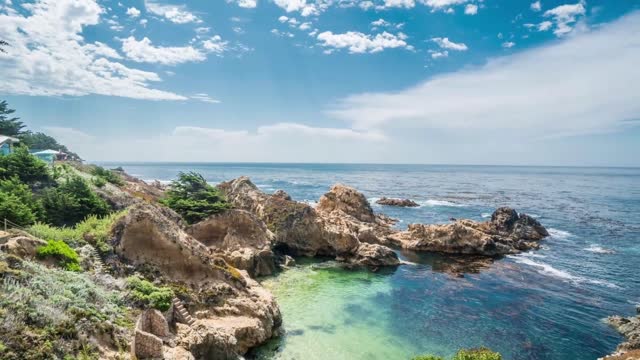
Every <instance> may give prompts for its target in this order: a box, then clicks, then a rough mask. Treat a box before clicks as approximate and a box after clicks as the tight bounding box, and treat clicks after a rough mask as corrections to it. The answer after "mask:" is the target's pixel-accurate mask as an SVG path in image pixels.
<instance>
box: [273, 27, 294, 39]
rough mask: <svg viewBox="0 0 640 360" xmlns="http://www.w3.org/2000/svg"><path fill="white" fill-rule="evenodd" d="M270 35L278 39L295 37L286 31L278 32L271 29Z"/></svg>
mask: <svg viewBox="0 0 640 360" xmlns="http://www.w3.org/2000/svg"><path fill="white" fill-rule="evenodd" d="M271 33H272V34H273V35H275V36H279V37H290V38H292V37H295V35H294V34H293V33H291V32H288V31H280V30H278V29H271Z"/></svg>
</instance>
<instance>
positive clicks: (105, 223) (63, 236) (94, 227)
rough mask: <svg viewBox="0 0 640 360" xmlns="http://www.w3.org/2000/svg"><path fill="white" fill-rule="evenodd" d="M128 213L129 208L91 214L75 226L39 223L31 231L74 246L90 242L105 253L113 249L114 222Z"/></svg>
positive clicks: (37, 235)
mask: <svg viewBox="0 0 640 360" xmlns="http://www.w3.org/2000/svg"><path fill="white" fill-rule="evenodd" d="M126 213H127V210H123V211H119V212H116V213H112V214H109V215H107V216H104V217H98V216H95V215H90V216H89V217H87V218H86V219H85V220H84V221H82V222H80V223H78V224H76V226H74V227H55V226H51V225H47V224H42V223H38V224H35V225H33V226H31V227H30V228H29V233H31V234H33V235H34V236H36V237H39V238H41V239H45V240H61V241H64V242H66V243H67V244H68V245H70V246H74V247H77V246H80V245H83V244H85V243H90V244H91V245H93V246H95V247H96V249H97V250H98V251H99V252H101V253H103V254H105V253H108V252H109V251H111V245H110V244H109V242H110V240H111V229H112V227H113V224H114V223H115V222H116V221H117V220H118V219H120V218H121V217H122V216H124V215H126Z"/></svg>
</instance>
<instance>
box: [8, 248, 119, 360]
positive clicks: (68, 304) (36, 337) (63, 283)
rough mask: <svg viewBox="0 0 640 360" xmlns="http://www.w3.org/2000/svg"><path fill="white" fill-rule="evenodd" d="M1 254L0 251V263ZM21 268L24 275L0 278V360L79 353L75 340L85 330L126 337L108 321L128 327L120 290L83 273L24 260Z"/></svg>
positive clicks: (60, 356)
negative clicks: (2, 347) (0, 348)
mask: <svg viewBox="0 0 640 360" xmlns="http://www.w3.org/2000/svg"><path fill="white" fill-rule="evenodd" d="M4 256H5V255H3V254H2V253H1V252H0V262H2V261H5V260H6V259H5V258H4ZM21 269H22V271H23V272H24V273H25V274H24V276H22V277H20V278H15V277H12V278H5V279H2V280H0V339H2V343H3V344H4V347H5V350H4V352H0V358H1V359H3V360H5V359H6V360H31V359H63V358H64V357H65V355H72V354H79V353H82V352H83V351H84V349H83V346H82V342H78V341H76V339H77V338H78V333H79V332H84V333H86V332H87V330H88V331H91V332H95V333H97V334H100V333H102V334H105V335H108V336H111V337H112V338H114V339H115V340H116V341H118V342H125V341H127V339H125V338H124V336H125V334H126V332H121V331H116V327H118V326H119V325H115V326H114V325H113V324H128V325H127V327H128V328H130V327H131V325H130V323H131V321H130V320H129V319H130V316H131V315H130V314H129V312H128V310H126V309H125V308H124V307H123V306H122V304H123V301H122V300H123V294H122V293H120V292H119V291H117V290H109V289H108V288H107V287H106V286H103V285H101V284H99V283H96V282H95V281H94V279H93V278H92V277H91V276H88V275H87V274H85V273H78V272H68V271H63V270H60V269H55V268H53V269H51V268H47V267H45V266H43V265H40V264H37V263H33V262H29V261H24V262H23V263H22V265H21ZM80 320H82V321H80ZM109 323H110V324H111V325H109ZM69 340H73V341H69ZM72 358H74V359H75V357H72Z"/></svg>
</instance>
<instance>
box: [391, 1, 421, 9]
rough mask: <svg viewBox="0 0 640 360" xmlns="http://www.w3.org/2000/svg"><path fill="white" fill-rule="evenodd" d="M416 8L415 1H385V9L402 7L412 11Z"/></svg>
mask: <svg viewBox="0 0 640 360" xmlns="http://www.w3.org/2000/svg"><path fill="white" fill-rule="evenodd" d="M414 6H416V2H415V0H384V7H385V8H392V7H401V8H407V9H410V8H412V7H414Z"/></svg>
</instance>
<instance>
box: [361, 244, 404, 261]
mask: <svg viewBox="0 0 640 360" xmlns="http://www.w3.org/2000/svg"><path fill="white" fill-rule="evenodd" d="M349 262H350V263H352V264H355V265H361V266H369V267H379V266H396V265H400V260H399V259H398V255H396V253H395V252H394V251H393V250H391V249H389V248H388V247H386V246H382V245H378V244H367V243H362V244H360V246H358V250H356V254H355V256H353V257H352V258H351V259H350V261H349Z"/></svg>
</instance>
